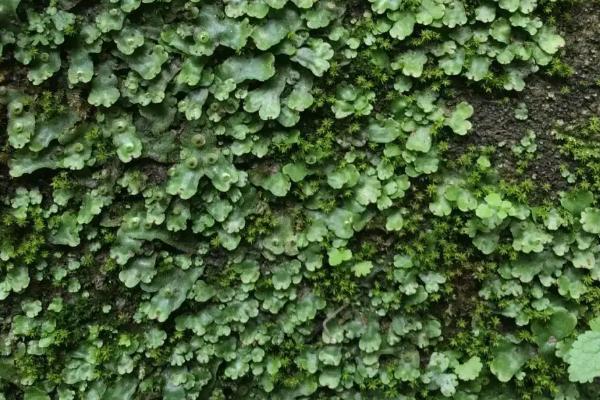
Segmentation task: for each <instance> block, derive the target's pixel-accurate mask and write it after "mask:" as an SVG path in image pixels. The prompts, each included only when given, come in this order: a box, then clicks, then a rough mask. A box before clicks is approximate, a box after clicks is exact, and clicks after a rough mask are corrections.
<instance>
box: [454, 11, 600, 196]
mask: <svg viewBox="0 0 600 400" xmlns="http://www.w3.org/2000/svg"><path fill="white" fill-rule="evenodd" d="M559 19H560V20H559V30H560V31H561V34H562V35H563V37H564V38H565V40H566V43H567V44H566V46H565V49H564V50H563V54H562V60H563V61H564V62H565V63H566V64H568V65H569V66H570V67H571V68H572V70H573V73H572V74H571V75H570V76H567V77H562V78H558V77H553V76H550V75H549V74H548V73H544V72H539V73H537V74H535V75H533V76H531V77H530V78H528V79H527V86H526V88H525V90H524V91H523V92H520V93H514V94H511V95H509V96H508V97H506V94H505V93H504V94H500V95H494V94H492V95H490V94H487V93H483V91H481V90H480V89H479V90H477V89H476V88H463V89H461V90H460V91H459V92H458V93H457V100H468V101H469V102H470V103H471V104H472V105H473V107H474V108H475V113H474V115H473V117H472V119H471V120H472V122H473V130H472V131H471V133H470V135H468V136H467V137H466V138H465V139H464V140H463V141H462V142H461V143H458V146H460V147H461V148H465V147H466V146H468V145H469V144H476V145H483V146H493V147H495V148H496V150H497V152H496V157H495V160H494V161H495V162H494V164H495V165H496V166H497V167H499V168H500V170H501V171H502V172H503V176H505V177H508V178H509V179H510V177H512V176H514V175H515V169H516V166H517V162H518V160H519V156H516V155H515V154H513V152H512V151H511V148H512V146H513V145H514V144H515V143H517V142H519V141H520V140H521V138H522V137H523V136H524V135H525V133H526V132H527V130H528V129H531V130H533V131H534V132H535V134H536V135H537V140H536V143H537V151H536V153H535V159H534V160H533V161H531V162H530V163H529V165H528V167H527V168H526V169H525V173H524V174H523V175H522V176H521V177H520V178H531V179H533V180H534V182H536V183H538V184H539V186H541V185H543V184H549V185H550V188H551V189H550V190H548V192H549V193H554V194H555V195H557V192H558V191H560V190H562V189H565V188H566V185H567V183H566V181H565V179H564V178H563V177H562V176H561V174H560V165H561V164H569V163H570V161H571V160H568V159H566V158H564V157H563V156H562V155H561V154H560V152H559V143H558V142H557V141H556V139H555V137H554V134H553V130H555V129H556V128H560V127H561V126H572V125H576V124H578V123H580V122H581V121H582V120H585V119H586V118H589V117H591V116H593V115H600V2H597V1H582V2H580V4H578V5H575V6H573V8H571V9H570V10H569V11H568V12H567V13H566V14H564V15H562V16H559ZM521 102H523V103H525V104H526V106H527V109H528V111H529V118H528V119H527V120H518V119H517V118H516V117H515V109H516V107H517V106H518V104H519V103H521Z"/></svg>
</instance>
